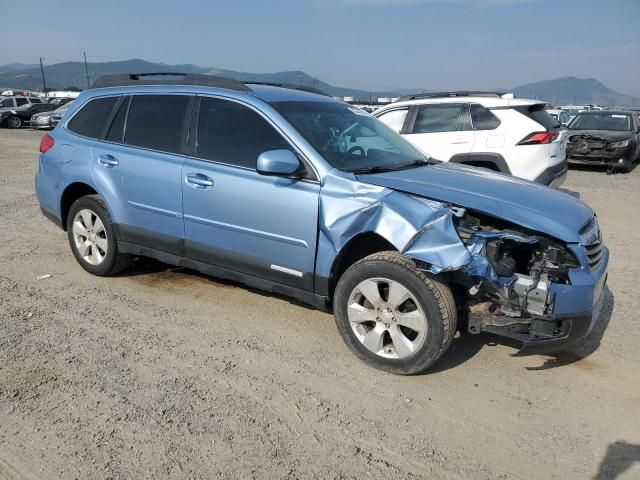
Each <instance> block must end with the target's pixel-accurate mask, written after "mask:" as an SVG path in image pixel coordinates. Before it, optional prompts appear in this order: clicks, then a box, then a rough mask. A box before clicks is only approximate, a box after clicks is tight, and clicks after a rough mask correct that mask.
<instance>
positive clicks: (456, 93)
mask: <svg viewBox="0 0 640 480" xmlns="http://www.w3.org/2000/svg"><path fill="white" fill-rule="evenodd" d="M502 95H503V94H502V93H499V92H482V91H473V90H458V91H453V92H423V93H416V94H414V95H405V96H404V97H400V98H399V99H398V100H396V102H405V101H407V100H419V99H421V98H455V97H496V98H502ZM394 103H395V102H394Z"/></svg>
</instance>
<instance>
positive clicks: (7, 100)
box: [0, 95, 44, 109]
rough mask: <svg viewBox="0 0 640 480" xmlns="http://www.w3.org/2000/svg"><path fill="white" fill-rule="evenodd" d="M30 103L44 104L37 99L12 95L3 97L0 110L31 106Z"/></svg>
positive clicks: (0, 101)
mask: <svg viewBox="0 0 640 480" xmlns="http://www.w3.org/2000/svg"><path fill="white" fill-rule="evenodd" d="M32 103H33V104H36V103H44V102H43V101H42V99H40V98H38V97H22V96H19V95H14V96H12V97H4V98H3V99H2V100H0V109H3V108H17V107H22V106H24V105H31V104H32Z"/></svg>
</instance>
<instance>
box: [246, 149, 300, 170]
mask: <svg viewBox="0 0 640 480" xmlns="http://www.w3.org/2000/svg"><path fill="white" fill-rule="evenodd" d="M299 168H300V160H299V159H298V157H297V156H296V154H295V153H293V152H292V151H291V150H269V151H266V152H264V153H262V154H261V155H260V156H259V157H258V163H257V165H256V170H257V171H258V173H260V174H262V175H291V174H293V173H294V172H295V171H296V170H298V169H299Z"/></svg>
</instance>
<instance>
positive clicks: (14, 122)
mask: <svg viewBox="0 0 640 480" xmlns="http://www.w3.org/2000/svg"><path fill="white" fill-rule="evenodd" d="M7 126H8V127H9V128H20V127H21V126H22V119H21V118H20V117H17V116H13V117H9V119H8V120H7Z"/></svg>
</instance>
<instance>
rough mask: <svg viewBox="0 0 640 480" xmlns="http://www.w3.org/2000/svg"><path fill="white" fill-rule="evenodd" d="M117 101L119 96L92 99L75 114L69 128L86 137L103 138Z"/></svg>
mask: <svg viewBox="0 0 640 480" xmlns="http://www.w3.org/2000/svg"><path fill="white" fill-rule="evenodd" d="M117 101H118V97H104V98H96V99H94V100H91V101H90V102H88V103H87V104H86V105H85V106H84V107H82V108H81V109H80V111H79V112H77V113H76V114H75V115H74V116H73V118H72V119H71V120H70V121H69V124H68V125H67V128H68V129H69V130H71V131H72V132H74V133H77V134H78V135H82V136H84V137H89V138H101V137H102V133H103V132H104V128H105V126H106V123H107V121H108V120H109V116H110V115H111V111H112V110H113V107H114V106H115V104H116V102H117Z"/></svg>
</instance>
